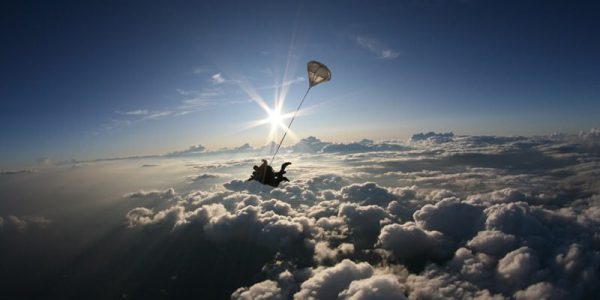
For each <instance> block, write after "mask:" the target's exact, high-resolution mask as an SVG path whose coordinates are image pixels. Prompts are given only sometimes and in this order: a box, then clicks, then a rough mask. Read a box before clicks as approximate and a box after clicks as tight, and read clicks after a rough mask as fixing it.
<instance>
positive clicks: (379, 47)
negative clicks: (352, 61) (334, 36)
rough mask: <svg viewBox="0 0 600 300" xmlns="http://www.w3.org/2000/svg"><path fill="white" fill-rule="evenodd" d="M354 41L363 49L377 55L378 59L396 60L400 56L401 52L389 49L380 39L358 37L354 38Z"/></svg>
mask: <svg viewBox="0 0 600 300" xmlns="http://www.w3.org/2000/svg"><path fill="white" fill-rule="evenodd" d="M354 41H355V42H356V43H357V44H358V45H359V46H360V47H362V48H364V49H367V50H369V51H370V52H372V53H373V54H375V55H377V58H378V59H384V60H389V59H395V58H397V57H398V56H400V52H398V51H396V50H394V49H392V48H390V47H388V46H387V45H386V44H385V43H383V42H381V41H379V40H378V39H375V38H371V37H366V36H361V35H357V36H356V37H354Z"/></svg>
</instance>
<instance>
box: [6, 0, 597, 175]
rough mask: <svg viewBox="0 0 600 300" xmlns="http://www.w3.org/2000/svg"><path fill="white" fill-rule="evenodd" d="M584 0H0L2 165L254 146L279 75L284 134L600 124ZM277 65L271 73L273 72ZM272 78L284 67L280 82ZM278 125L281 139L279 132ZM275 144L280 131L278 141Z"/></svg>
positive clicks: (341, 135) (261, 137) (388, 134)
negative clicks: (312, 70)
mask: <svg viewBox="0 0 600 300" xmlns="http://www.w3.org/2000/svg"><path fill="white" fill-rule="evenodd" d="M599 13H600V9H599V8H598V5H597V4H594V3H593V2H592V1H589V2H587V1H573V2H569V3H567V2H561V3H559V2H554V1H527V2H526V3H523V2H522V1H502V2H501V3H497V2H494V1H337V2H336V1H331V2H324V1H321V2H313V3H311V2H304V1H303V2H291V1H290V2H288V1H259V2H251V3H250V1H240V2H231V1H220V2H210V1H203V2H201V3H195V2H192V1H190V2H179V1H175V2H169V3H166V2H157V3H153V4H148V3H146V2H141V1H140V2H137V3H136V2H127V3H121V2H114V3H108V2H102V3H100V2H99V3H91V2H90V3H87V2H86V3H79V2H72V3H69V2H65V3H59V2H52V3H50V2H48V3H46V2H40V3H25V2H19V3H12V4H2V9H1V12H0V14H1V16H2V17H1V18H0V20H1V21H0V28H1V29H0V36H1V42H0V66H1V69H2V72H1V73H0V74H1V75H0V76H1V78H0V82H2V84H0V99H1V101H2V109H1V110H0V128H2V129H1V130H0V140H2V142H1V143H0V166H11V165H15V164H19V163H23V162H32V161H34V160H35V159H36V158H40V157H49V158H51V159H56V160H62V159H71V158H75V159H91V158H98V157H111V156H126V155H142V154H150V153H162V152H167V151H173V150H176V149H181V148H187V147H188V146H189V145H192V144H202V145H204V146H206V147H208V148H212V149H216V148H220V147H231V146H238V145H240V144H243V143H246V142H249V143H251V144H253V145H261V144H264V143H266V142H267V135H268V132H269V126H260V127H256V128H251V129H245V128H246V127H247V125H248V124H249V123H250V122H252V121H255V120H258V119H262V118H265V117H266V113H265V112H264V111H263V110H262V109H261V108H260V107H259V106H258V105H257V104H256V103H255V102H254V101H252V100H251V96H250V95H248V94H247V93H246V92H245V91H244V89H242V88H241V87H242V86H243V87H246V89H248V87H250V88H251V89H252V90H255V91H256V93H257V94H258V95H260V96H261V97H262V98H263V99H264V100H265V101H266V102H267V103H269V104H272V103H273V102H274V101H275V94H276V90H277V87H278V86H282V85H283V86H287V87H288V93H287V97H286V101H285V106H284V111H290V110H292V109H294V108H295V107H296V105H297V104H298V101H299V100H300V99H299V98H300V97H301V96H302V95H303V93H304V91H305V89H306V86H307V82H306V75H305V64H306V62H307V61H309V60H312V59H317V60H319V61H322V62H324V63H326V64H327V65H328V66H329V67H330V68H331V69H332V71H333V80H332V81H331V82H329V83H326V84H323V85H321V86H318V87H317V88H315V89H314V90H313V91H312V92H311V93H310V94H309V96H308V99H307V102H306V107H305V108H307V109H308V110H307V111H306V114H303V115H302V116H300V117H299V118H298V119H297V120H296V121H295V123H294V127H293V128H292V129H293V131H294V132H295V133H296V134H297V135H298V136H299V137H306V136H309V135H314V136H319V137H321V138H323V139H326V140H333V141H348V140H354V139H359V138H363V137H368V138H374V139H398V138H406V137H408V136H410V134H412V133H414V132H420V131H429V130H435V131H454V132H455V133H464V134H502V135H518V134H522V135H532V134H547V133H551V132H554V131H561V132H572V133H576V132H578V131H579V130H586V129H589V128H590V127H594V126H596V127H597V126H600V123H599V122H598V117H597V116H598V115H599V113H600V104H599V103H600V101H598V100H599V99H598V98H599V96H600V54H599V53H600V39H598V33H599V32H600V21H599V20H598V18H597V16H598V14H599ZM286 70H287V71H286ZM286 75H287V76H286ZM279 134H280V135H281V132H279ZM288 142H293V140H290V141H288Z"/></svg>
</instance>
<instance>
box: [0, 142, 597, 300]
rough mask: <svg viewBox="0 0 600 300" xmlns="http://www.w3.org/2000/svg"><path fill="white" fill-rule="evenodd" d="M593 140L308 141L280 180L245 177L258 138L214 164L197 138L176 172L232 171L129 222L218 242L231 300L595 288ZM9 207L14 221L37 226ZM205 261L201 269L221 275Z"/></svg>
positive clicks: (164, 196) (131, 229) (567, 293)
mask: <svg viewBox="0 0 600 300" xmlns="http://www.w3.org/2000/svg"><path fill="white" fill-rule="evenodd" d="M584 139H589V138H588V137H585V138H584V137H581V136H571V137H570V138H566V137H560V138H558V137H531V138H528V137H499V136H463V135H454V134H452V133H440V134H438V133H424V134H419V135H415V136H413V139H412V140H411V143H410V148H407V147H406V146H404V145H403V144H402V143H396V142H389V141H388V142H374V141H370V140H363V141H359V142H355V143H347V144H334V143H328V142H324V141H321V140H319V139H317V138H315V137H310V138H307V139H304V140H301V141H300V142H299V143H298V144H296V145H295V146H292V147H289V148H288V149H286V150H288V151H285V152H283V154H282V155H283V156H284V158H283V159H288V158H290V159H291V160H292V161H293V162H294V164H293V165H292V166H290V168H289V169H288V172H289V173H288V175H289V176H290V179H292V181H291V182H289V183H284V184H282V185H280V186H279V187H278V188H271V187H266V186H263V185H261V184H259V183H256V182H247V181H245V177H246V175H247V172H248V171H249V170H251V166H252V164H255V163H256V162H258V160H259V158H258V156H257V155H258V154H257V153H258V152H257V151H259V150H257V149H258V148H253V147H251V146H249V145H243V146H241V147H238V148H236V149H223V150H222V152H219V153H231V154H235V155H236V158H235V159H230V158H227V159H226V160H223V158H220V160H219V159H217V158H215V160H216V162H214V163H213V162H208V161H204V158H205V157H204V155H207V156H208V155H210V153H213V152H216V151H206V150H205V149H204V148H203V147H195V148H194V147H192V148H190V150H189V151H187V152H186V153H193V155H196V154H199V156H197V157H196V156H194V157H191V156H190V157H188V158H186V160H185V162H184V163H185V167H184V168H182V169H184V170H185V171H181V172H178V173H177V176H176V178H177V179H178V180H179V181H180V180H181V178H182V177H183V178H186V180H201V181H206V182H205V183H215V182H216V180H215V181H210V180H211V179H215V178H214V176H215V175H217V176H221V177H220V178H219V179H222V181H221V182H224V183H222V184H212V185H210V186H209V185H208V184H204V185H203V187H202V188H200V190H194V189H195V188H196V187H195V185H192V184H181V182H178V183H179V185H176V186H174V188H167V189H164V188H163V189H155V190H140V191H138V192H133V193H127V194H125V199H122V200H123V205H126V206H127V209H126V210H124V211H123V212H122V216H123V219H124V220H123V219H121V222H123V223H125V224H126V225H128V226H127V228H126V230H127V234H131V235H132V236H135V235H136V234H139V235H140V236H142V235H144V234H146V235H148V236H152V235H153V234H156V235H159V234H168V235H169V236H168V238H167V239H168V240H169V242H173V241H182V243H184V242H187V241H188V240H193V239H197V240H196V242H195V243H191V244H190V245H189V247H190V249H194V250H195V249H196V248H194V247H205V248H203V251H204V252H202V253H203V254H204V255H205V256H206V255H207V253H211V254H213V253H214V255H215V256H216V257H215V258H214V259H215V261H218V264H219V266H220V268H221V269H222V272H223V273H224V274H229V275H231V276H235V274H238V273H239V272H247V273H244V275H245V277H244V278H243V280H238V281H235V282H234V283H232V286H230V287H228V289H227V290H226V295H231V297H232V298H233V299H289V298H291V297H293V298H296V299H308V298H311V297H313V298H326V299H372V298H377V299H402V297H406V298H409V299H423V298H428V299H430V298H433V299H439V298H455V299H461V298H473V299H504V298H511V297H512V298H516V299H534V298H550V299H552V298H565V297H572V298H575V299H579V298H590V297H591V296H592V295H595V294H597V293H598V292H599V290H598V288H597V286H600V285H598V283H599V282H600V279H599V276H598V272H597V270H598V268H599V267H600V235H598V232H599V230H600V210H599V209H598V207H599V205H600V187H599V186H598V184H597V183H598V178H599V177H600V172H599V171H598V166H599V163H600V153H599V152H598V151H597V148H594V147H593V146H589V143H587V142H586V143H583V142H582V141H583V140H584ZM576 141H577V142H576ZM227 151H229V152H227ZM181 155H183V156H185V155H187V154H184V153H180V154H178V155H176V156H174V157H180V156H181ZM238 156H239V157H238ZM286 156H287V157H286ZM212 158H213V157H211V159H212ZM161 159H163V160H164V161H162V160H161V161H157V163H160V164H161V166H163V165H164V166H166V165H170V164H174V161H178V162H179V161H180V160H179V159H177V160H175V159H173V158H172V157H171V158H169V157H162V158H161ZM153 162H154V160H153ZM136 167H139V162H136ZM161 169H162V168H161ZM183 172H185V173H183ZM182 173H183V174H182ZM229 174H231V175H229ZM241 177H243V178H241ZM3 217H4V218H3V220H4V221H3V223H4V225H0V226H1V227H3V228H4V229H6V228H7V226H8V224H9V222H10V223H11V224H13V225H10V226H13V227H15V228H18V227H19V226H17V225H14V224H22V222H18V221H25V222H28V221H27V220H26V219H25V218H24V217H19V218H17V219H18V220H17V219H14V218H10V220H9V217H8V216H3ZM0 223H2V222H0ZM23 226H28V228H31V225H30V224H29V223H27V225H23ZM142 228H143V229H142ZM161 228H162V229H167V230H159V229H161ZM4 229H3V231H4ZM152 245H154V246H156V245H160V242H156V244H152ZM198 245H201V246H198ZM156 247H157V249H159V250H160V251H166V250H161V249H163V248H160V247H159V246H156ZM123 248H128V247H123ZM140 248H144V247H141V246H140ZM149 249H150V250H148V251H159V250H153V249H151V248H149ZM178 251H183V250H181V249H179V250H178ZM190 251H192V250H190ZM192 252H193V251H192ZM160 253H162V252H160ZM171 253H172V252H171ZM189 255H190V256H187V257H188V258H189V259H190V260H191V261H194V260H195V259H198V258H197V257H196V256H194V254H189ZM219 255H220V256H219ZM174 256H175V257H176V258H173V259H174V260H175V261H178V262H179V263H181V264H182V265H186V264H185V263H182V262H181V261H180V260H177V259H178V258H177V255H174ZM227 262H232V263H231V265H227ZM208 265H209V264H208V263H204V264H199V265H198V270H197V271H196V272H197V273H195V274H200V275H201V276H205V275H206V276H208V277H210V276H213V274H208V273H210V272H209V271H203V270H204V269H200V268H201V267H206V266H208ZM238 265H243V266H244V268H238V267H237V266H238ZM163 267H164V266H163ZM211 268H212V267H206V269H207V270H212V269H211ZM236 268H237V269H236ZM165 269H169V268H168V267H165ZM169 270H171V269H169ZM173 273H177V272H175V271H173ZM181 274H183V273H181ZM181 274H179V275H181ZM209 275H210V276H209ZM181 276H184V275H181ZM240 276H241V275H240ZM208 277H207V278H208ZM238 279H239V278H238ZM171 284H173V286H177V280H173V281H172V283H171ZM234 284H235V285H234ZM223 294H225V292H223ZM223 294H219V295H221V296H222V295H223Z"/></svg>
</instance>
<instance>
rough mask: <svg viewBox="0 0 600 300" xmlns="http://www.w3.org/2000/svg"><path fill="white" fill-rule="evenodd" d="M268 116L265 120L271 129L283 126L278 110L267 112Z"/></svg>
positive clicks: (281, 116)
mask: <svg viewBox="0 0 600 300" xmlns="http://www.w3.org/2000/svg"><path fill="white" fill-rule="evenodd" d="M268 113H269V116H268V118H267V120H268V122H269V123H270V124H271V127H274V128H277V127H280V126H281V125H283V115H282V114H281V111H280V110H279V109H274V110H269V112H268Z"/></svg>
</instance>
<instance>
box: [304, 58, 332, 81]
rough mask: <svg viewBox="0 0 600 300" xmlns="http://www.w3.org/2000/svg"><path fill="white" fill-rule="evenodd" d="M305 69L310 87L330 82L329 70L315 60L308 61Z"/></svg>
mask: <svg viewBox="0 0 600 300" xmlns="http://www.w3.org/2000/svg"><path fill="white" fill-rule="evenodd" d="M307 69H308V80H309V84H310V87H313V86H315V85H317V84H319V83H322V82H326V81H329V80H331V71H329V68H327V66H326V65H324V64H322V63H320V62H318V61H316V60H312V61H309V62H308V64H307Z"/></svg>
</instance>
